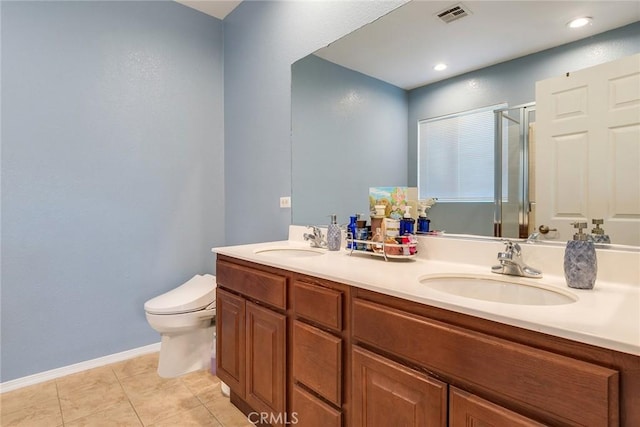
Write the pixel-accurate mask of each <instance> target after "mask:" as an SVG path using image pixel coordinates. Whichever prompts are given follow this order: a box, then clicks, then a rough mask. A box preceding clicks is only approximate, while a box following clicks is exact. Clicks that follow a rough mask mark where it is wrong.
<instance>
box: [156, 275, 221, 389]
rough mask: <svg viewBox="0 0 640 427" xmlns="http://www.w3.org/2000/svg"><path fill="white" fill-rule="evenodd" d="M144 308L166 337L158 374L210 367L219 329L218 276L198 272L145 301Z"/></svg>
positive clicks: (167, 374)
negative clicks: (216, 328) (215, 338)
mask: <svg viewBox="0 0 640 427" xmlns="http://www.w3.org/2000/svg"><path fill="white" fill-rule="evenodd" d="M144 311H145V314H146V316H147V320H148V321H149V324H150V325H151V327H152V328H153V329H155V330H156V331H158V332H160V335H161V337H162V342H161V344H160V362H159V363H158V375H160V376H161V377H163V378H172V377H177V376H180V375H183V374H186V373H188V372H192V371H196V370H199V369H207V368H209V365H210V360H211V359H210V355H211V346H212V345H213V339H214V333H215V323H214V321H215V315H216V277H215V276H212V275H211V274H205V275H199V274H198V275H195V276H193V277H192V278H191V279H190V280H189V281H187V282H186V283H184V284H182V285H180V286H178V287H177V288H175V289H173V290H171V291H169V292H166V293H164V294H162V295H160V296H157V297H155V298H152V299H150V300H149V301H147V302H146V303H144Z"/></svg>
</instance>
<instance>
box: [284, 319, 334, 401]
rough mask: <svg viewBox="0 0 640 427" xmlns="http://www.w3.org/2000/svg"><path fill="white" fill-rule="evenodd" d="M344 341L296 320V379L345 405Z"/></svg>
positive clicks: (329, 399) (294, 324)
mask: <svg viewBox="0 0 640 427" xmlns="http://www.w3.org/2000/svg"><path fill="white" fill-rule="evenodd" d="M341 378H342V340H341V339H340V338H336V337H334V336H333V335H331V334H328V333H326V332H323V331H321V330H320V329H318V328H314V327H313V326H309V325H307V324H305V323H302V322H300V321H298V320H295V321H294V322H293V379H294V381H298V382H300V383H302V384H304V385H305V386H307V387H309V388H310V389H311V390H313V391H315V392H316V393H318V394H320V395H321V396H322V397H324V398H326V399H327V400H328V401H330V402H331V403H333V404H335V405H336V406H338V407H340V406H341V405H342V381H341Z"/></svg>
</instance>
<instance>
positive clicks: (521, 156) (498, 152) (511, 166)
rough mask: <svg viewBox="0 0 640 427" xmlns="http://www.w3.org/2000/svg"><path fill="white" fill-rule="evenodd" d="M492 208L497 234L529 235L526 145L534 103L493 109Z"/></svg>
mask: <svg viewBox="0 0 640 427" xmlns="http://www.w3.org/2000/svg"><path fill="white" fill-rule="evenodd" d="M495 114H496V141H495V157H494V158H495V181H494V182H495V202H494V203H495V210H494V235H495V236H496V237H507V238H526V237H527V236H528V235H529V214H530V212H531V206H532V204H531V201H530V186H529V182H530V179H529V178H530V177H529V170H530V167H529V146H530V135H531V129H530V128H531V124H532V123H533V121H534V120H535V103H529V104H525V105H520V106H517V107H512V108H507V109H501V110H496V111H495Z"/></svg>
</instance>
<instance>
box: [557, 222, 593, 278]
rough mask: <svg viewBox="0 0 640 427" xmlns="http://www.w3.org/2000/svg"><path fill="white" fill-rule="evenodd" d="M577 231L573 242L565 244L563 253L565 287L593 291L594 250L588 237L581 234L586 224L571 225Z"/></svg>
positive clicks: (576, 223)
mask: <svg viewBox="0 0 640 427" xmlns="http://www.w3.org/2000/svg"><path fill="white" fill-rule="evenodd" d="M573 226H574V228H576V229H577V230H578V232H577V233H576V234H574V235H573V240H569V241H568V242H567V248H566V249H565V252H564V277H565V279H566V281H567V286H569V287H570V288H576V289H593V286H594V285H595V283H596V275H597V274H598V260H597V258H596V248H595V246H594V245H593V242H592V241H590V240H589V238H588V236H587V235H586V234H584V233H583V232H582V229H583V228H587V223H586V222H575V223H573Z"/></svg>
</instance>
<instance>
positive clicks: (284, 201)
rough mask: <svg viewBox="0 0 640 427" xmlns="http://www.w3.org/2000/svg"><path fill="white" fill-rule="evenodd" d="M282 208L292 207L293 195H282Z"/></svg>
mask: <svg viewBox="0 0 640 427" xmlns="http://www.w3.org/2000/svg"><path fill="white" fill-rule="evenodd" d="M280 207H281V208H291V197H280Z"/></svg>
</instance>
